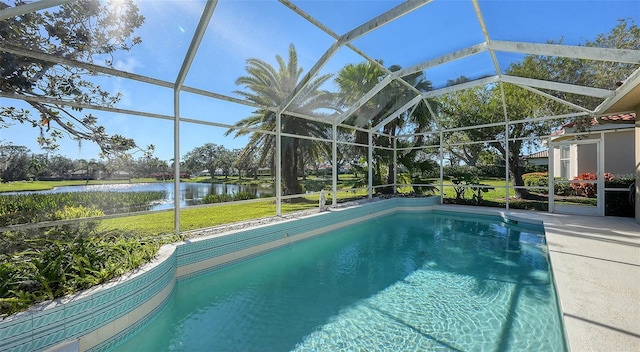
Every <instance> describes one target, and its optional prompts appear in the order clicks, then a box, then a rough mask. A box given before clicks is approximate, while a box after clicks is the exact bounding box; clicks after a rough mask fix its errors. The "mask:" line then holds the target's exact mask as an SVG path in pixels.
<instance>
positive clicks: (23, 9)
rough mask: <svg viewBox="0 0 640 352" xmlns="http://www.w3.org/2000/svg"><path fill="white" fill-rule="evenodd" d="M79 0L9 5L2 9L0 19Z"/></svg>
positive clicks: (41, 1) (55, 0)
mask: <svg viewBox="0 0 640 352" xmlns="http://www.w3.org/2000/svg"><path fill="white" fill-rule="evenodd" d="M72 1H77V0H40V1H35V2H32V3H26V4H23V5H19V6H14V7H8V8H6V9H4V10H0V21H2V20H6V19H7V18H10V17H15V16H20V15H24V14H25V13H30V12H36V11H40V10H44V9H48V8H50V7H55V6H60V5H64V4H66V3H69V2H72Z"/></svg>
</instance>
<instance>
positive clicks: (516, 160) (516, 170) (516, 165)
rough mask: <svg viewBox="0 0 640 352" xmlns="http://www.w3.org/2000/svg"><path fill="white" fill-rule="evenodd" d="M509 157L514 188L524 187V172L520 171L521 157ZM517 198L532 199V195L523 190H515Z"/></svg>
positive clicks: (514, 155)
mask: <svg viewBox="0 0 640 352" xmlns="http://www.w3.org/2000/svg"><path fill="white" fill-rule="evenodd" d="M510 154H511V155H510V157H509V176H510V178H511V182H512V183H513V185H514V186H524V180H523V179H522V172H521V169H520V157H518V155H516V154H513V153H510ZM514 191H515V193H516V198H520V199H531V198H532V195H531V193H529V191H527V190H526V189H523V188H514Z"/></svg>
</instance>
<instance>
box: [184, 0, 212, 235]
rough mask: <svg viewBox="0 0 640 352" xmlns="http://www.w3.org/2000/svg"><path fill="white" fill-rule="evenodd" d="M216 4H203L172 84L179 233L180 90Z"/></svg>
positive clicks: (210, 0)
mask: <svg viewBox="0 0 640 352" xmlns="http://www.w3.org/2000/svg"><path fill="white" fill-rule="evenodd" d="M217 4H218V1H217V0H209V1H207V3H206V4H205V6H204V9H203V10H202V16H200V21H199V22H198V26H197V27H196V31H195V33H194V34H193V38H191V43H190V44H189V49H187V54H186V55H185V57H184V60H183V61H182V66H181V67H180V71H179V72H178V77H176V81H175V83H174V85H173V114H174V120H173V165H174V168H173V204H174V209H173V214H174V215H173V216H174V219H173V224H174V231H175V232H176V233H180V91H181V90H182V87H183V85H184V80H185V79H186V78H187V73H189V68H191V64H192V63H193V59H194V58H195V56H196V52H197V51H198V47H199V46H200V42H202V37H204V33H205V32H206V31H207V26H208V25H209V20H211V16H212V15H213V11H214V10H215V8H216V5H217Z"/></svg>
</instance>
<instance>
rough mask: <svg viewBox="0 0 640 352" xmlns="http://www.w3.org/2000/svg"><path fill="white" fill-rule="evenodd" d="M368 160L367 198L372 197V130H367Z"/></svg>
mask: <svg viewBox="0 0 640 352" xmlns="http://www.w3.org/2000/svg"><path fill="white" fill-rule="evenodd" d="M368 157H369V160H368V162H367V168H368V170H369V182H368V187H367V193H368V195H369V199H371V198H373V131H369V155H368Z"/></svg>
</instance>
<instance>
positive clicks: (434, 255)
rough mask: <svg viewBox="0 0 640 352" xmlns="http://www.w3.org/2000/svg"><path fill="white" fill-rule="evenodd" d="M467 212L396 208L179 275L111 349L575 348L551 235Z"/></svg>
mask: <svg viewBox="0 0 640 352" xmlns="http://www.w3.org/2000/svg"><path fill="white" fill-rule="evenodd" d="M464 217H465V219H462V217H461V216H460V215H449V214H446V213H438V212H428V213H392V214H390V215H385V216H381V217H378V218H376V219H373V220H370V221H367V222H362V223H359V224H356V225H352V226H348V227H345V228H342V229H340V230H337V231H334V232H332V233H328V234H326V235H323V236H318V237H315V238H312V239H310V240H306V241H304V242H300V243H297V244H293V245H290V246H287V247H284V248H280V249H278V250H276V251H273V252H270V253H267V254H264V255H260V256H257V257H254V258H252V259H249V260H245V261H242V262H240V263H237V264H233V265H229V266H227V267H224V268H221V269H216V270H214V271H210V272H207V273H205V274H201V275H198V276H195V277H193V278H190V279H188V280H184V281H181V282H179V283H178V284H177V286H176V290H175V291H174V297H173V299H172V300H171V301H170V302H169V303H167V305H166V307H165V308H164V309H163V310H162V312H161V313H160V314H159V315H158V316H157V317H156V318H155V319H153V320H152V321H151V322H150V323H149V324H148V325H146V326H145V327H144V328H143V329H142V330H140V331H139V332H138V333H137V334H136V335H134V336H133V337H131V338H130V339H129V340H127V341H125V342H124V343H123V344H121V345H120V346H117V347H116V348H115V349H114V350H115V351H131V350H136V351H160V350H167V351H288V350H297V351H341V350H344V351H352V350H368V351H372V350H388V351H397V350H465V351H466V350H531V349H536V350H544V351H564V350H566V343H565V339H564V334H563V331H564V329H563V327H562V322H561V319H560V313H559V310H558V304H557V302H556V296H555V291H554V287H553V280H552V277H551V274H550V267H549V262H548V255H547V250H546V244H545V240H544V235H543V233H542V232H541V231H539V230H538V229H537V228H534V227H528V228H521V227H517V226H511V225H506V224H504V223H503V222H502V219H499V218H497V217H494V218H487V217H485V218H483V217H480V216H477V217H475V216H474V217H473V218H469V216H468V214H465V215H464ZM540 230H541V228H540Z"/></svg>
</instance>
